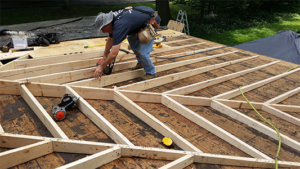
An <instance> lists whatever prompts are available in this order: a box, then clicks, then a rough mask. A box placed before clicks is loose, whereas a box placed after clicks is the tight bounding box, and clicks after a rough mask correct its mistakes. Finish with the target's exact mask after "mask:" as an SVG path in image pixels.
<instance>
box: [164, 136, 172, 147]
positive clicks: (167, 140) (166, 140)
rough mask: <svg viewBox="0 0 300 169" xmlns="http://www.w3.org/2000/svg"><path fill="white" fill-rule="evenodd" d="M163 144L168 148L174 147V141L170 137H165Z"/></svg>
mask: <svg viewBox="0 0 300 169" xmlns="http://www.w3.org/2000/svg"><path fill="white" fill-rule="evenodd" d="M162 143H163V144H164V145H165V146H167V147H171V146H172V145H173V140H172V139H171V138H169V137H164V138H163V139H162Z"/></svg>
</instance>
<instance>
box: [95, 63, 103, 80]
mask: <svg viewBox="0 0 300 169" xmlns="http://www.w3.org/2000/svg"><path fill="white" fill-rule="evenodd" d="M102 75H103V68H102V66H101V65H99V66H97V67H96V69H95V71H94V75H93V77H94V78H95V79H99V78H101V76H102Z"/></svg>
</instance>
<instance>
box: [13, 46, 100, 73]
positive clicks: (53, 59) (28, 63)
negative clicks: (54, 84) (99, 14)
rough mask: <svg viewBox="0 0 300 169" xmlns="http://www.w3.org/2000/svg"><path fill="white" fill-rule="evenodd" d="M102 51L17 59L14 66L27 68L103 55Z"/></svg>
mask: <svg viewBox="0 0 300 169" xmlns="http://www.w3.org/2000/svg"><path fill="white" fill-rule="evenodd" d="M103 53H104V50H97V51H92V52H80V53H74V54H70V55H58V56H50V57H44V58H35V59H24V60H17V61H15V68H16V69H20V68H27V67H33V66H40V65H49V64H55V63H62V62H70V61H75V60H83V59H91V58H97V57H100V56H103Z"/></svg>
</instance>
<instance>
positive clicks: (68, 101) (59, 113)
mask: <svg viewBox="0 0 300 169" xmlns="http://www.w3.org/2000/svg"><path fill="white" fill-rule="evenodd" d="M77 100H78V99H77V98H75V97H73V96H72V95H70V94H65V95H64V96H63V97H62V98H61V103H59V104H58V105H57V106H53V107H52V114H53V116H54V119H55V120H57V121H62V120H63V119H65V118H66V115H67V111H66V109H69V108H71V107H72V106H73V105H74V104H75V103H76V102H77Z"/></svg>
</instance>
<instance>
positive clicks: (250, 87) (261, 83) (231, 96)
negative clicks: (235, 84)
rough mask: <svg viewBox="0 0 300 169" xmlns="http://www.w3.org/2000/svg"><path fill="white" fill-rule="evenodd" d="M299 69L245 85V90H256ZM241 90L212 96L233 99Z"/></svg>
mask: <svg viewBox="0 0 300 169" xmlns="http://www.w3.org/2000/svg"><path fill="white" fill-rule="evenodd" d="M297 71H299V69H295V70H292V71H289V72H285V73H282V74H279V75H276V76H273V77H270V78H268V79H265V80H261V81H258V82H256V83H252V84H250V85H247V86H244V87H243V92H244V93H246V92H248V91H251V90H254V89H256V88H258V87H260V86H263V85H265V84H268V83H271V82H273V81H275V80H277V79H280V78H282V77H284V76H287V75H290V74H292V73H294V72H297ZM240 94H241V93H240V90H239V89H235V90H231V91H229V92H226V93H222V94H219V95H217V96H214V97H212V98H213V99H231V98H233V97H235V96H238V95H240Z"/></svg>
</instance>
